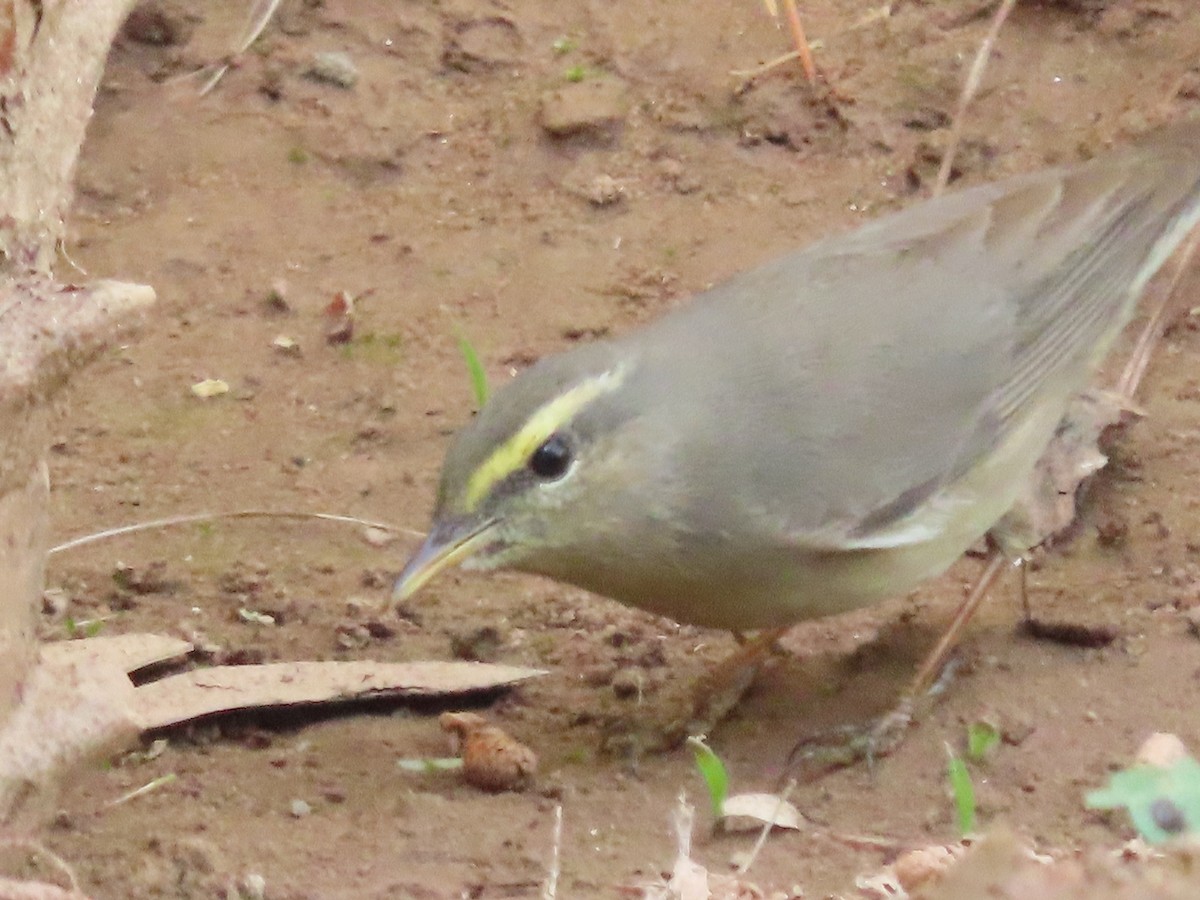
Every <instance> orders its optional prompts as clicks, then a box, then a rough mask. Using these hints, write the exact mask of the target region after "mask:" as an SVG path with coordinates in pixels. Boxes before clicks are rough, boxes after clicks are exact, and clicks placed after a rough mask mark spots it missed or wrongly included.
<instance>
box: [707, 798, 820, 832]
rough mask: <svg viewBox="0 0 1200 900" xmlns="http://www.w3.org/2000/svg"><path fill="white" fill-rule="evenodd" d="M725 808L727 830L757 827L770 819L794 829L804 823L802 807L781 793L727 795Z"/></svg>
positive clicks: (779, 826) (722, 820)
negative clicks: (790, 801)
mask: <svg viewBox="0 0 1200 900" xmlns="http://www.w3.org/2000/svg"><path fill="white" fill-rule="evenodd" d="M723 811H724V815H723V816H722V817H721V827H722V828H723V829H724V830H725V831H733V832H736V831H758V830H760V829H761V828H762V827H763V825H765V824H766V823H767V822H770V823H771V825H772V826H773V827H775V828H790V829H793V830H795V831H799V830H800V829H802V828H803V827H804V817H803V816H802V815H800V810H798V809H796V807H795V806H794V805H793V804H791V803H789V802H788V801H787V800H783V799H782V798H780V797H779V795H778V794H734V795H733V796H732V797H728V798H726V800H725V805H724V807H723Z"/></svg>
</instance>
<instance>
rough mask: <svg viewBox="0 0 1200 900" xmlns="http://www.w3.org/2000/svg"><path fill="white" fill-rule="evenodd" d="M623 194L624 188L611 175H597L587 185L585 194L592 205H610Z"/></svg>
mask: <svg viewBox="0 0 1200 900" xmlns="http://www.w3.org/2000/svg"><path fill="white" fill-rule="evenodd" d="M624 195H625V188H624V187H622V185H621V183H620V182H619V181H617V179H615V178H613V177H612V176H611V175H603V174H601V175H597V176H596V177H595V178H593V179H592V182H591V184H589V185H588V187H587V191H586V192H585V196H586V198H587V201H588V203H590V204H592V206H612V205H613V204H614V203H617V202H618V201H620V199H621V198H622V197H623V196H624Z"/></svg>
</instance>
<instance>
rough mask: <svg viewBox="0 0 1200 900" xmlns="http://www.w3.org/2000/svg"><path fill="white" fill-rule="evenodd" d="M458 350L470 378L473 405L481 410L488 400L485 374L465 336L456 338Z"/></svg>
mask: <svg viewBox="0 0 1200 900" xmlns="http://www.w3.org/2000/svg"><path fill="white" fill-rule="evenodd" d="M458 350H459V352H460V353H462V357H463V360H464V361H465V362H466V364H467V374H468V375H470V377H471V392H472V393H473V394H474V395H475V404H476V406H478V407H479V408H480V409H483V405H484V404H485V403H487V399H488V380H487V372H486V371H485V370H484V368H483V363H482V362H480V361H479V354H478V353H476V352H475V347H474V345H473V344H472V343H471V342H470V341H469V340H467V337H466V335H462V334H460V335H459V336H458Z"/></svg>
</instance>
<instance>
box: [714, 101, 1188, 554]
mask: <svg viewBox="0 0 1200 900" xmlns="http://www.w3.org/2000/svg"><path fill="white" fill-rule="evenodd" d="M1198 217H1200V125H1194V124H1193V125H1189V126H1185V127H1183V128H1178V129H1175V130H1174V131H1172V132H1168V133H1167V136H1166V137H1165V138H1164V139H1160V140H1159V141H1158V142H1156V143H1154V144H1152V145H1149V146H1147V147H1143V148H1135V149H1133V150H1130V151H1126V152H1124V153H1120V154H1115V155H1113V156H1110V157H1106V158H1102V159H1100V160H1098V161H1094V162H1092V163H1089V164H1086V165H1083V166H1080V167H1077V168H1074V169H1064V170H1049V171H1045V172H1041V173H1036V174H1034V175H1029V176H1020V177H1017V178H1013V179H1009V180H1007V181H1003V182H999V183H996V184H993V185H985V186H982V187H979V188H975V189H971V190H967V191H963V192H959V193H956V194H951V195H948V196H946V197H944V198H941V199H938V200H934V201H930V202H927V203H923V204H920V205H918V206H915V207H913V208H911V209H909V210H905V211H903V212H900V213H898V214H895V215H892V216H887V217H884V218H882V219H880V220H877V221H876V222H873V223H870V224H868V225H867V226H865V227H863V228H860V229H858V230H857V231H855V232H852V233H851V234H849V235H846V236H843V237H838V238H832V239H830V240H827V241H822V242H820V243H818V244H816V245H813V246H812V247H809V248H807V249H806V250H804V251H801V252H800V253H799V254H796V255H793V256H792V257H786V258H784V259H783V260H779V261H777V262H776V263H772V264H769V265H767V266H764V267H762V268H760V269H757V270H754V271H753V272H750V273H746V274H745V275H743V276H739V278H737V279H734V281H733V282H730V283H728V284H727V285H725V286H722V287H720V288H718V289H716V290H715V291H714V292H713V296H712V300H713V301H716V302H713V303H710V304H706V308H707V310H708V312H707V313H706V312H705V311H704V309H705V307H702V308H701V310H699V311H698V314H699V315H705V314H708V315H718V316H720V315H736V316H738V317H739V322H738V324H737V325H736V326H735V325H734V323H733V322H730V323H729V327H730V328H734V327H740V328H741V329H742V333H744V334H749V335H750V340H751V341H752V342H753V341H758V342H760V344H761V346H762V347H763V352H762V353H761V354H759V355H758V356H757V357H756V358H754V359H752V360H749V361H747V360H742V361H740V362H739V363H738V366H739V370H738V372H737V373H736V377H737V378H738V379H739V383H740V384H741V385H743V387H744V390H742V391H739V392H738V393H737V395H736V396H731V397H729V398H722V397H713V398H710V400H711V402H710V404H709V405H710V409H709V411H708V414H709V415H711V416H712V419H713V429H715V430H716V431H717V433H720V429H721V427H722V423H727V422H729V421H737V420H738V416H739V415H740V416H743V417H745V416H746V415H754V414H756V413H755V410H754V409H750V410H749V411H748V410H747V409H746V407H747V405H749V406H750V407H754V406H755V405H756V404H757V406H758V410H757V414H758V415H763V416H766V415H773V416H783V417H785V418H787V417H790V418H787V421H783V422H778V423H776V425H777V430H776V431H775V432H773V433H777V434H778V433H782V434H786V435H788V438H787V440H789V441H790V448H789V450H790V452H789V453H784V454H782V455H781V454H780V453H779V448H777V447H768V448H765V451H764V448H762V447H758V446H755V445H754V435H753V434H747V435H743V436H740V435H726V438H725V439H726V440H727V442H729V443H732V444H733V445H735V448H736V450H735V452H733V453H729V454H727V455H728V456H731V457H732V458H734V459H737V460H740V461H741V462H742V464H749V465H753V466H756V467H757V468H758V470H759V471H758V472H757V473H756V474H757V475H758V477H757V478H756V479H754V481H753V483H754V484H757V485H761V486H763V487H762V488H761V491H762V492H761V493H759V494H756V493H755V490H754V488H753V487H751V488H750V489H749V491H748V492H747V491H743V492H742V496H741V497H739V498H738V499H737V501H736V502H737V503H738V504H739V505H740V507H741V511H742V512H743V514H747V515H755V514H758V515H762V516H764V517H765V518H766V519H768V520H769V519H771V518H772V517H774V518H775V519H776V520H779V519H786V520H787V522H786V531H787V532H789V533H791V534H793V535H800V536H803V537H804V539H806V540H808V541H810V542H811V543H813V544H815V545H817V546H821V545H828V546H836V547H840V548H845V547H847V546H855V545H858V546H873V545H878V543H877V542H883V543H884V544H886V543H888V542H893V543H902V542H906V541H910V540H911V541H919V540H922V539H924V537H925V536H923V535H922V534H921V533H920V532H919V530H916V531H905V530H904V529H903V528H899V529H898V528H897V525H898V523H902V522H903V521H904V520H905V518H906V517H908V516H910V514H912V513H913V512H914V511H915V510H917V509H919V508H920V507H921V505H922V504H924V503H926V502H927V501H929V500H930V498H932V497H934V496H935V495H937V493H938V492H939V491H940V490H941V489H942V488H943V487H945V486H946V485H948V484H951V483H953V482H954V481H955V480H956V479H958V478H960V477H961V476H963V475H964V474H965V473H967V472H969V471H971V470H972V469H973V467H974V466H975V465H976V463H977V462H978V461H979V460H980V459H981V458H983V457H985V456H987V455H988V454H989V453H990V452H991V450H992V449H993V448H994V447H996V446H997V445H998V444H999V443H1000V442H1002V441H1004V440H1005V438H1006V437H1007V436H1008V435H1009V434H1010V433H1011V432H1012V431H1013V430H1014V429H1016V428H1019V427H1021V425H1022V423H1024V422H1025V420H1026V418H1027V416H1028V415H1029V414H1030V412H1031V410H1032V409H1033V407H1034V406H1035V405H1038V404H1043V403H1045V402H1047V398H1048V397H1049V398H1052V399H1053V400H1054V401H1055V402H1060V403H1061V404H1062V405H1063V406H1064V407H1065V404H1066V402H1067V401H1068V400H1069V398H1070V396H1071V395H1072V394H1073V393H1075V392H1076V391H1078V390H1079V389H1081V388H1082V387H1083V386H1084V385H1085V384H1086V381H1087V379H1088V377H1089V376H1090V374H1091V372H1092V370H1093V368H1094V366H1095V364H1096V363H1098V362H1099V360H1100V359H1101V358H1102V356H1103V353H1104V351H1105V350H1106V349H1107V347H1108V346H1109V344H1110V343H1111V340H1112V339H1113V337H1115V335H1116V334H1117V333H1118V332H1119V331H1120V329H1121V328H1122V327H1123V325H1124V324H1125V322H1126V321H1127V319H1128V318H1129V316H1130V314H1131V312H1132V309H1133V307H1134V305H1135V303H1136V300H1137V298H1138V295H1139V294H1140V292H1141V289H1142V288H1143V287H1144V285H1145V283H1146V281H1147V280H1148V279H1149V278H1150V277H1151V276H1152V275H1153V273H1154V272H1155V271H1156V270H1157V269H1158V268H1159V267H1160V266H1161V264H1162V263H1163V262H1164V261H1165V259H1166V258H1167V257H1168V256H1169V255H1170V253H1171V251H1172V250H1173V249H1174V248H1175V246H1176V245H1177V244H1178V243H1179V242H1180V241H1181V240H1182V239H1183V238H1184V237H1185V236H1186V234H1187V233H1188V231H1189V230H1190V229H1191V228H1192V227H1193V226H1194V225H1195V223H1196V220H1197V218H1198ZM730 301H732V302H730ZM718 331H719V329H718ZM729 333H736V332H732V331H731V332H729ZM784 336H786V339H784V340H782V343H783V344H784V346H783V347H782V348H780V343H781V338H782V337H784ZM728 375H729V377H734V375H735V373H733V372H730V373H728ZM755 385H759V386H760V387H759V390H758V393H756V389H755ZM781 385H787V386H788V387H787V388H786V389H785V391H784V392H785V393H786V394H787V396H784V397H780V396H779V394H780V389H779V388H780V386H781ZM728 403H734V404H736V405H737V406H738V407H739V408H738V409H734V408H732V407H730V406H727V405H726V404H728ZM1049 436H1050V435H1049V434H1046V440H1049ZM739 441H744V442H745V443H744V445H743V446H740V447H738V446H737V445H738V444H739ZM737 451H740V452H737ZM798 473H799V475H798ZM712 474H713V477H714V478H716V479H718V480H720V479H721V478H722V476H728V475H730V474H731V473H728V472H725V473H722V472H719V471H714V472H713V473H712ZM780 485H787V488H786V489H784V490H780V488H779V486H780ZM702 502H705V503H707V504H708V505H709V506H710V507H712V508H713V509H719V508H720V507H721V506H722V505H723V501H722V500H721V499H720V498H719V497H716V496H711V497H706V498H704V499H703V500H702ZM721 514H722V515H724V516H728V514H729V511H728V509H725V510H724V511H723V512H722V513H721ZM714 520H715V519H714ZM779 524H783V523H780V522H778V521H776V522H775V523H774V524H769V525H768V526H767V527H777V526H778V525H779Z"/></svg>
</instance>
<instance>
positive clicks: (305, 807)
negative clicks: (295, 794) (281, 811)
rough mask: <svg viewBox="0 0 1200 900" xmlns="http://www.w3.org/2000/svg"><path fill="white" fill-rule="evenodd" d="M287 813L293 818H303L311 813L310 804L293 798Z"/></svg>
mask: <svg viewBox="0 0 1200 900" xmlns="http://www.w3.org/2000/svg"><path fill="white" fill-rule="evenodd" d="M288 813H289V814H290V815H291V817H292V818H293V819H303V818H304V817H305V816H307V815H310V814H311V813H312V806H310V805H309V804H308V803H307V802H306V801H304V800H300V799H296V800H293V801H292V804H291V806H290V807H288Z"/></svg>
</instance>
